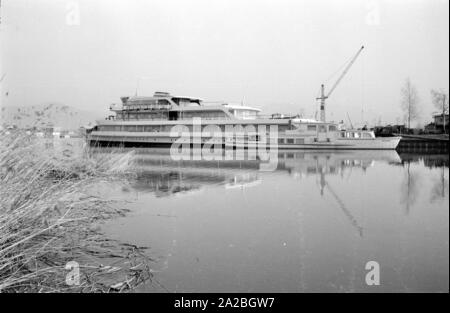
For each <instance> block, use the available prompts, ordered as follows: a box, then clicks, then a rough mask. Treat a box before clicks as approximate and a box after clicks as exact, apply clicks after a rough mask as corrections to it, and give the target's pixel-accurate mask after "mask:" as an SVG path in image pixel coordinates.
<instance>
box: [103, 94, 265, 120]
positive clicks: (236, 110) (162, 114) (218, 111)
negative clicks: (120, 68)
mask: <svg viewBox="0 0 450 313" xmlns="http://www.w3.org/2000/svg"><path fill="white" fill-rule="evenodd" d="M121 100H122V103H121V104H113V105H111V107H110V110H111V111H113V112H115V113H116V116H115V117H112V118H113V119H116V120H172V121H173V120H184V119H192V118H194V117H200V118H202V119H244V120H245V119H256V118H258V114H259V112H260V110H259V109H256V108H253V107H249V106H242V105H233V104H229V103H222V102H219V103H217V102H216V103H208V104H207V105H205V104H204V101H203V100H202V99H200V98H194V97H180V96H172V95H170V94H169V93H167V92H155V94H154V95H153V97H137V96H136V97H122V98H121Z"/></svg>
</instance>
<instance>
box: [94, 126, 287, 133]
mask: <svg viewBox="0 0 450 313" xmlns="http://www.w3.org/2000/svg"><path fill="white" fill-rule="evenodd" d="M172 127H173V126H172V125H156V126H149V125H144V126H143V125H122V126H120V125H102V126H99V127H98V130H99V131H117V132H119V131H128V132H170V131H171V130H172ZM186 127H188V128H189V130H190V131H192V126H191V125H186ZM255 129H256V128H255ZM286 129H287V126H284V125H280V127H279V128H278V131H285V130H286Z"/></svg>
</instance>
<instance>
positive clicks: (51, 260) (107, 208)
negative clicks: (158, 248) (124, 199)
mask: <svg viewBox="0 0 450 313" xmlns="http://www.w3.org/2000/svg"><path fill="white" fill-rule="evenodd" d="M0 144H1V146H0V291H1V292H122V291H127V290H132V289H134V288H135V287H136V286H138V285H139V284H141V283H142V282H144V281H148V280H151V278H152V276H151V270H150V267H149V262H150V261H151V260H150V259H149V257H148V256H147V255H146V254H145V252H146V251H145V247H137V246H135V245H131V244H127V243H124V242H119V241H117V240H112V239H110V238H108V237H106V236H105V235H104V234H103V233H102V232H101V225H102V223H103V222H105V221H106V220H109V219H112V218H115V217H118V216H125V215H126V213H127V210H126V209H125V208H124V207H123V205H122V204H121V203H120V202H117V201H110V200H108V199H103V198H100V197H98V196H96V195H94V194H92V193H91V192H90V187H91V186H93V185H94V184H98V183H101V182H102V181H110V180H115V179H120V178H121V177H123V176H124V175H130V173H129V172H128V171H127V169H128V168H127V167H128V163H129V158H130V157H131V156H132V154H131V153H127V154H118V153H111V154H109V155H106V156H105V155H102V156H101V157H100V158H99V157H94V156H93V155H91V154H90V153H89V150H88V149H79V147H77V146H76V145H74V144H70V143H69V144H68V145H67V146H66V147H63V149H55V147H53V146H52V145H48V143H47V144H46V143H45V142H43V141H39V140H36V139H32V138H30V137H29V136H25V135H24V136H14V137H12V136H2V137H0ZM59 148H61V147H59Z"/></svg>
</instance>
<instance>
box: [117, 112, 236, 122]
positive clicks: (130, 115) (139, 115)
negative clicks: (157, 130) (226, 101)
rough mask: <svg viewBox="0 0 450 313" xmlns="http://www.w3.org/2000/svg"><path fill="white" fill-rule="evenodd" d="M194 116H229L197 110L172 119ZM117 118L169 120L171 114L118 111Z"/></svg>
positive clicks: (222, 113) (220, 117) (181, 113)
mask: <svg viewBox="0 0 450 313" xmlns="http://www.w3.org/2000/svg"><path fill="white" fill-rule="evenodd" d="M194 117H201V118H202V119H222V118H227V117H228V116H227V115H226V114H225V113H224V112H202V114H201V116H199V114H198V113H196V112H179V113H178V114H177V115H176V117H175V115H174V118H170V119H191V118H194ZM117 119H125V120H161V119H163V120H167V119H169V115H168V114H167V113H117Z"/></svg>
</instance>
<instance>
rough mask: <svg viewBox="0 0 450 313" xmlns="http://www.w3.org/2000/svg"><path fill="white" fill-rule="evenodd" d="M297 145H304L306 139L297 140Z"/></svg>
mask: <svg viewBox="0 0 450 313" xmlns="http://www.w3.org/2000/svg"><path fill="white" fill-rule="evenodd" d="M295 143H296V144H298V145H302V144H304V143H305V139H304V138H300V139H296V140H295Z"/></svg>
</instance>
